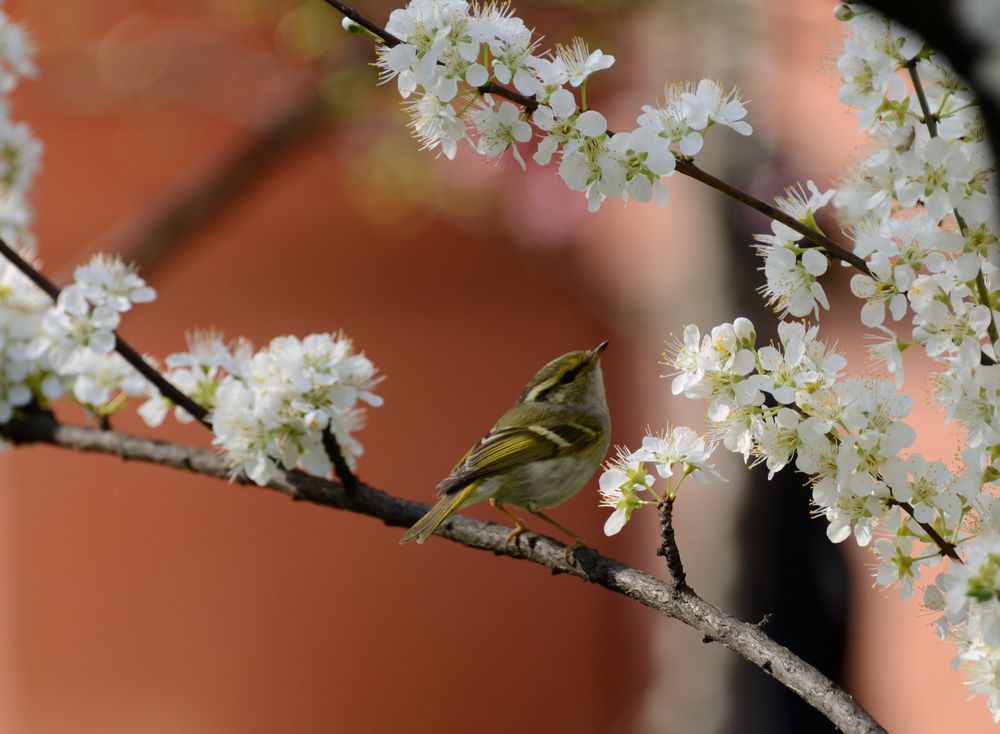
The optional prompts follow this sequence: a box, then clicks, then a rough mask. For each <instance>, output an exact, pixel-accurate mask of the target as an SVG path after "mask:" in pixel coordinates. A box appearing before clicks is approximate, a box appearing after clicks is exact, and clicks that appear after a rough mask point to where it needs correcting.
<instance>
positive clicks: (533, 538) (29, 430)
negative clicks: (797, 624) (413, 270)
mask: <svg viewBox="0 0 1000 734" xmlns="http://www.w3.org/2000/svg"><path fill="white" fill-rule="evenodd" d="M2 431H3V434H2V435H3V437H4V438H6V439H7V440H9V441H12V442H14V443H16V444H25V443H44V444H51V445H53V446H59V447H62V448H68V449H76V450H79V451H91V452H96V453H104V454H112V455H115V456H118V457H120V458H122V459H131V460H138V461H145V462H149V463H152V464H160V465H163V466H170V467H173V468H175V469H182V470H185V471H190V472H194V473H196V474H202V475H204V476H209V477H218V478H224V477H227V476H228V473H229V472H228V469H227V467H226V465H225V464H224V463H223V461H222V460H221V459H220V458H219V457H218V456H217V455H216V454H215V453H214V452H212V451H210V450H207V449H202V448H197V447H193V446H184V445H180V444H172V443H166V442H163V441H156V440H152V439H146V438H141V437H138V436H133V435H129V434H125V433H120V432H116V431H105V430H100V429H97V428H86V427H82V426H71V425H63V424H60V423H59V422H58V421H57V420H56V419H55V417H54V416H53V415H52V414H51V413H43V412H39V413H35V414H32V415H29V416H27V417H24V418H21V419H19V420H15V421H13V422H11V423H9V424H7V425H5V426H3V427H2ZM233 481H234V482H236V483H238V484H244V485H251V486H253V485H252V484H251V482H250V481H249V480H248V479H246V478H245V477H242V476H239V477H236V478H235V479H234V480H233ZM268 488H270V489H276V490H279V491H281V492H284V493H286V494H288V495H290V496H291V497H292V498H293V499H296V500H304V501H307V502H312V503H315V504H318V505H324V506H326V507H332V508H336V509H340V510H347V511H349V512H358V513H361V514H364V515H370V516H371V517H375V518H378V519H380V520H382V521H383V522H384V523H385V524H386V525H390V526H397V527H407V526H409V525H412V524H413V523H414V522H416V520H417V519H418V518H419V517H421V516H422V515H423V514H424V513H425V512H426V511H427V509H428V506H427V505H424V504H421V503H418V502H410V501H408V500H404V499H401V498H398V497H393V496H391V495H388V494H386V493H385V492H381V491H379V490H377V489H374V488H372V487H369V486H367V485H365V484H362V483H359V484H358V486H357V487H356V488H355V489H354V491H348V490H347V489H345V488H344V486H343V485H342V484H340V483H338V482H332V481H328V480H325V479H321V478H318V477H312V476H307V475H305V474H300V473H298V472H284V473H282V474H280V475H279V476H278V477H277V478H276V479H274V480H273V481H272V482H271V483H270V484H268ZM508 533H509V529H508V528H505V527H502V526H500V525H497V524H495V523H490V522H484V521H482V520H476V519H473V518H470V517H462V516H455V517H453V518H451V519H449V520H448V521H447V522H446V523H445V524H444V525H443V526H442V527H441V528H440V529H439V531H438V534H439V535H440V536H442V537H444V538H446V539H448V540H451V541H453V542H456V543H460V544H462V545H465V546H467V547H469V548H476V549H479V550H486V551H491V552H493V553H494V554H495V555H498V556H508V557H510V558H516V559H520V560H524V561H530V562H532V563H537V564H538V565H540V566H544V567H545V568H547V569H549V571H551V572H552V573H553V574H563V573H565V574H569V575H572V576H576V577H577V578H580V579H583V580H584V581H590V582H591V583H594V584H597V585H599V586H603V587H604V588H606V589H608V590H610V591H614V592H616V593H618V594H622V595H624V596H627V597H630V598H632V599H634V600H636V601H638V602H639V603H640V604H644V605H646V606H647V607H650V608H652V609H655V610H657V611H658V612H661V613H662V614H665V615H666V616H668V617H672V618H674V619H677V620H680V621H681V622H683V623H684V624H686V625H688V626H689V627H692V628H694V629H696V630H698V631H699V632H700V633H701V634H703V635H704V637H705V641H706V642H710V641H715V642H719V643H721V644H722V645H724V646H726V647H727V648H729V649H730V650H732V651H733V652H735V653H737V654H738V655H740V656H741V657H743V658H745V659H746V660H748V661H750V662H752V663H754V664H755V665H757V666H759V667H760V668H762V669H763V670H764V671H765V672H766V673H768V675H770V676H772V677H773V678H774V679H775V680H777V681H778V682H779V683H781V684H782V685H784V686H785V687H786V688H789V689H790V690H792V691H794V692H795V693H797V694H798V695H799V696H801V697H802V699H803V700H805V701H806V702H807V703H808V704H809V705H811V706H813V707H814V708H815V709H816V710H818V711H819V712H820V713H822V714H823V715H824V716H826V717H827V718H828V719H829V720H830V721H831V722H833V723H834V724H835V725H836V726H837V728H839V729H840V730H841V731H845V732H865V733H873V732H884V729H883V728H882V727H881V726H880V725H879V724H878V722H876V721H875V720H874V719H873V718H872V717H871V716H870V715H869V714H868V713H867V712H866V711H865V710H864V709H863V708H862V707H861V706H859V705H858V704H857V702H855V701H854V699H853V698H852V697H851V696H850V695H849V694H848V693H847V692H846V691H844V690H843V689H842V688H841V687H840V686H838V685H837V684H836V683H834V682H833V681H831V680H829V679H828V678H826V677H825V676H824V675H823V674H822V673H820V672H819V671H818V670H817V669H816V668H814V667H813V666H811V665H809V664H808V663H806V662H805V661H803V660H801V659H800V658H798V657H796V656H795V655H794V654H793V653H792V652H791V651H790V650H788V649H787V648H785V647H783V646H782V645H779V644H778V643H776V642H775V641H774V640H772V639H771V638H770V637H768V636H767V635H766V634H765V633H764V632H763V631H762V630H761V628H760V627H759V626H758V625H753V624H747V623H745V622H742V621H740V620H738V619H736V618H735V617H733V616H732V615H730V614H728V613H727V612H724V611H723V610H721V609H719V608H718V607H716V606H714V605H712V604H710V603H708V602H706V601H705V600H703V599H702V598H701V597H699V596H698V595H697V594H695V593H694V592H693V591H691V589H690V588H688V587H686V586H685V585H678V586H674V585H671V584H668V583H665V582H663V581H660V580H659V579H656V578H654V577H652V576H650V575H648V574H646V573H643V572H642V571H639V570H638V569H635V568H631V567H629V566H626V565H624V564H622V563H619V562H618V561H615V560H613V559H611V558H608V557H606V556H603V555H601V554H600V553H598V552H597V551H595V550H591V549H584V550H577V551H575V552H574V554H573V555H572V556H571V559H570V560H569V561H567V559H566V557H565V554H564V550H565V546H564V545H563V544H562V543H558V542H556V541H554V540H552V539H550V538H547V537H545V536H541V535H536V534H533V533H525V534H524V535H523V536H521V538H520V539H519V540H518V542H517V543H508V542H507V540H506V539H507V535H508ZM401 552H402V551H401Z"/></svg>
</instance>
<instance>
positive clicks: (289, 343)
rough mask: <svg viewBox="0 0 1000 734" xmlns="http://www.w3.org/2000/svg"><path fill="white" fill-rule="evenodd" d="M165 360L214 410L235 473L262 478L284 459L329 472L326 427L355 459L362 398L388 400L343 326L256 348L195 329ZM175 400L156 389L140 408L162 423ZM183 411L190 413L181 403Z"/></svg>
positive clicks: (219, 440)
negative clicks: (177, 351) (185, 344)
mask: <svg viewBox="0 0 1000 734" xmlns="http://www.w3.org/2000/svg"><path fill="white" fill-rule="evenodd" d="M167 364H168V366H170V367H172V369H171V370H170V371H169V372H168V373H167V377H168V379H170V380H172V381H173V382H174V383H175V384H177V385H178V386H179V387H180V388H181V389H182V390H185V391H186V392H187V394H189V395H191V396H193V397H195V399H197V400H198V402H200V404H201V405H204V406H205V407H206V408H209V409H210V410H211V424H212V430H213V432H214V433H215V440H214V443H215V444H216V445H217V446H219V447H220V448H221V450H222V452H223V454H224V455H225V458H226V461H227V462H228V464H229V466H230V468H231V471H232V474H233V476H236V475H238V474H241V473H243V474H246V476H248V477H249V478H250V479H251V480H253V481H254V482H257V483H258V484H266V483H267V482H268V481H269V480H270V479H271V478H273V477H274V476H275V474H276V473H277V472H278V470H279V467H284V468H285V469H296V468H299V469H302V470H304V471H306V472H308V473H310V474H313V475H316V476H323V477H325V476H329V474H330V470H331V459H330V456H329V453H328V452H327V450H326V448H325V446H324V434H325V433H329V434H330V435H332V436H333V438H334V439H336V441H337V444H338V445H339V447H340V450H341V452H342V453H343V456H344V458H345V460H346V461H347V462H348V464H349V465H350V466H352V467H353V466H354V463H355V461H356V459H357V457H358V456H360V455H361V454H362V453H363V448H362V446H361V444H360V443H359V442H358V440H357V439H356V438H355V437H354V435H353V432H354V431H355V430H357V429H358V428H360V427H361V425H362V421H363V418H364V412H363V410H362V408H361V407H359V403H367V404H368V405H373V406H374V405H381V404H382V399H381V398H380V397H379V396H377V395H375V394H374V393H373V392H372V390H373V389H374V387H375V386H376V385H377V384H378V382H379V381H380V379H381V378H379V377H377V376H376V371H375V367H374V366H373V365H372V363H371V361H369V360H368V358H367V357H365V356H364V355H363V354H357V353H355V352H354V348H353V345H352V343H351V341H350V339H347V338H346V337H344V336H342V335H338V334H310V335H309V336H307V337H305V338H304V339H301V340H300V339H298V338H296V337H294V336H282V337H278V338H276V339H274V340H272V341H271V343H270V344H268V346H267V347H266V348H264V349H261V350H260V351H258V352H256V353H254V352H253V349H252V347H251V346H250V345H249V343H247V342H245V341H240V342H237V343H236V344H235V345H233V346H232V347H227V346H226V345H225V344H224V343H223V341H222V338H221V337H220V336H219V335H217V334H214V333H203V334H196V335H194V336H192V337H191V338H190V339H189V351H187V352H183V353H180V354H172V355H170V356H169V357H168V358H167ZM169 407H170V403H169V401H167V400H166V399H165V398H163V397H160V396H158V395H154V396H152V397H151V398H150V399H149V400H148V401H147V402H146V403H145V404H143V406H141V407H140V414H141V415H142V416H143V418H144V419H145V420H146V421H147V422H148V423H150V424H151V425H157V424H159V423H160V422H162V421H163V418H164V416H165V415H166V412H167V410H168V409H169ZM177 414H178V415H177V417H178V418H180V419H181V420H190V417H189V416H187V414H186V413H184V412H183V410H181V409H180V408H178V409H177Z"/></svg>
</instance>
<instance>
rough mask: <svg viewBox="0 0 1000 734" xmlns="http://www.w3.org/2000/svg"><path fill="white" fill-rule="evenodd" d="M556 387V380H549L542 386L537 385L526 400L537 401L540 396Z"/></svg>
mask: <svg viewBox="0 0 1000 734" xmlns="http://www.w3.org/2000/svg"><path fill="white" fill-rule="evenodd" d="M555 385H556V380H555V379H549V380H546V381H545V382H543V383H542V384H541V385H535V387H533V388H532V390H531V392H529V393H528V397H527V398H526V400H536V399H537V398H538V396H539V395H541V394H542V393H543V392H545V391H546V390H548V389H549V388H552V387H555Z"/></svg>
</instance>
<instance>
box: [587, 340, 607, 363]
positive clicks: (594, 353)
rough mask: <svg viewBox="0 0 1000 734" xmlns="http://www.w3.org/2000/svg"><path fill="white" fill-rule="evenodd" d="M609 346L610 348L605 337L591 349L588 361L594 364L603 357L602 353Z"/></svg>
mask: <svg viewBox="0 0 1000 734" xmlns="http://www.w3.org/2000/svg"><path fill="white" fill-rule="evenodd" d="M607 348H608V340H607V339H605V340H604V341H602V342H601V343H600V344H598V345H597V346H596V347H594V348H593V349H592V350H590V354H589V355H587V361H588V362H590V363H592V364H593V363H596V362H597V360H599V359H600V358H601V353H602V352H603V351H604V350H605V349H607Z"/></svg>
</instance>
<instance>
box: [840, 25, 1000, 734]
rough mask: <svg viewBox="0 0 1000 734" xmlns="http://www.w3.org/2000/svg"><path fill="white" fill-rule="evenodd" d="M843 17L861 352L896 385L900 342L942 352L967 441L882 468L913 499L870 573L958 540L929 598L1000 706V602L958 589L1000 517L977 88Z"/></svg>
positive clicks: (991, 274) (905, 38) (998, 709)
mask: <svg viewBox="0 0 1000 734" xmlns="http://www.w3.org/2000/svg"><path fill="white" fill-rule="evenodd" d="M840 17H841V19H842V20H844V21H845V25H846V26H847V30H848V36H847V38H846V41H845V45H844V51H843V54H842V55H841V57H840V59H839V61H838V69H839V70H840V72H841V74H842V77H843V84H842V86H841V89H840V98H841V100H842V101H844V102H845V103H846V104H849V105H853V106H855V107H856V108H857V109H858V110H859V115H860V124H861V129H862V130H863V131H864V132H866V133H867V134H868V136H869V138H870V140H871V141H872V147H871V151H870V152H869V153H868V155H867V156H866V157H864V158H863V160H861V162H860V163H859V165H858V166H857V168H856V169H855V170H854V171H853V172H852V173H851V174H850V175H849V176H848V177H847V179H846V180H844V181H843V182H842V184H841V186H840V188H839V190H838V192H837V194H836V196H835V198H834V204H835V206H836V207H837V209H838V211H839V213H840V215H841V218H842V219H843V220H844V221H846V222H847V223H848V224H849V226H850V235H851V237H852V239H853V241H854V251H855V253H856V254H857V255H859V256H860V257H862V258H864V260H865V262H866V265H867V272H864V273H859V274H857V275H855V276H854V277H853V278H852V280H851V290H852V291H853V293H854V294H855V295H856V296H858V297H859V298H861V299H862V300H863V301H864V305H863V306H862V308H861V322H862V324H863V325H865V326H867V327H869V328H874V329H877V330H878V331H879V334H878V335H877V336H876V338H875V343H874V346H873V347H872V348H871V349H870V356H871V357H872V359H873V360H875V361H876V362H879V363H884V364H885V366H886V368H887V369H888V371H889V372H890V373H891V374H892V375H893V377H894V378H895V384H896V386H897V387H899V386H901V385H902V383H903V379H904V366H903V351H904V350H905V349H907V348H909V347H911V346H919V347H921V348H922V349H923V351H924V353H925V354H926V355H927V356H928V357H929V358H930V359H931V360H933V361H934V363H935V373H934V376H933V381H934V385H935V397H936V398H937V399H938V401H939V402H940V403H941V405H942V406H943V407H944V409H945V411H946V414H947V416H948V420H949V421H954V423H956V424H957V425H958V426H959V427H960V429H961V432H962V437H963V444H964V449H963V451H962V452H961V456H960V461H959V462H958V466H957V467H956V468H955V469H954V473H953V472H952V471H950V470H949V469H948V468H946V466H945V465H944V464H943V463H941V462H937V461H930V462H928V461H925V460H924V459H923V458H922V457H919V456H917V455H913V454H911V455H910V456H908V457H906V459H905V462H904V464H905V470H904V467H901V466H899V465H897V466H896V467H895V469H894V470H893V471H890V472H889V473H884V472H883V481H884V482H885V484H886V485H887V486H888V487H889V489H890V491H891V493H892V497H893V499H894V500H895V501H896V502H900V503H904V504H905V506H908V507H911V508H912V511H911V512H909V513H908V514H907V515H899V514H896V515H895V516H893V517H890V518H888V520H887V522H886V524H885V525H884V526H883V527H881V528H880V529H881V530H884V531H886V533H887V534H888V537H885V538H881V539H879V540H878V541H877V542H876V544H875V550H876V552H877V554H878V555H879V557H880V558H881V563H880V565H879V569H878V572H877V574H876V580H877V581H878V582H879V583H881V584H884V585H888V584H895V583H899V584H900V585H901V587H902V588H903V590H904V592H906V593H912V588H913V580H914V578H915V569H916V568H917V567H918V566H920V565H925V564H926V563H927V560H928V559H926V550H925V549H922V548H921V545H920V544H918V543H914V542H913V541H914V539H919V540H923V541H927V540H928V535H927V533H926V532H925V531H924V529H922V528H921V526H920V524H921V523H922V524H924V525H925V526H930V527H932V528H933V529H934V530H936V531H937V533H938V534H939V535H940V537H941V538H942V539H943V540H944V541H945V542H948V543H955V544H957V546H958V550H959V553H960V554H961V555H962V556H963V557H964V558H965V565H962V564H959V563H956V564H954V565H952V566H951V568H950V569H949V570H948V571H946V572H945V573H943V574H941V575H940V576H939V580H938V582H937V584H936V585H932V586H930V587H929V588H928V589H927V592H926V594H925V599H936V598H947V599H948V600H949V601H948V604H946V606H945V612H946V613H945V615H944V616H943V617H942V620H943V621H942V624H941V626H940V630H941V631H942V633H947V634H950V635H952V636H953V637H954V638H955V639H956V640H957V641H958V643H959V655H958V659H957V664H958V667H962V668H965V669H967V670H969V671H971V672H972V682H971V685H972V686H973V688H974V690H976V691H977V692H979V693H989V696H990V698H989V701H990V707H991V709H992V711H993V713H994V716H995V717H996V718H997V719H998V720H1000V687H998V685H997V682H996V676H995V674H994V673H992V672H991V673H990V674H989V676H987V677H983V675H982V674H983V673H984V672H985V671H987V670H990V671H995V670H997V669H1000V644H998V643H1000V640H998V639H997V638H996V636H995V635H992V634H989V633H988V630H989V629H991V628H992V629H1000V609H998V608H997V606H996V604H995V603H993V604H989V603H982V604H975V603H973V602H972V601H968V602H967V603H964V602H963V603H962V604H959V603H958V600H966V596H965V595H966V594H967V593H969V592H968V589H969V588H970V586H969V584H970V583H971V582H970V581H969V579H970V578H972V577H975V576H976V574H980V573H981V571H982V568H983V564H984V563H985V561H984V559H988V558H989V556H990V553H995V544H996V540H995V536H996V533H997V532H998V531H1000V518H998V517H997V516H996V513H995V512H992V511H984V507H987V506H988V504H989V503H988V500H989V498H991V497H992V495H993V493H994V492H995V491H996V482H997V479H998V478H1000V472H998V468H997V467H995V466H994V462H995V461H996V460H997V457H998V456H1000V431H998V429H997V428H996V426H998V425H1000V367H998V366H997V365H996V364H995V362H996V359H997V352H998V346H1000V342H998V332H997V326H996V325H997V322H998V317H1000V314H998V312H997V310H996V306H997V301H996V297H995V296H996V294H995V291H996V287H997V283H998V278H1000V274H998V271H997V265H996V264H997V262H998V255H1000V248H998V242H1000V237H998V233H1000V227H998V222H997V219H996V206H995V202H996V200H997V199H996V180H995V179H996V167H995V164H994V161H993V159H992V156H991V155H990V152H989V149H988V146H987V144H986V140H985V129H984V125H983V121H982V117H981V113H980V110H979V107H978V105H977V103H976V100H975V98H974V97H973V95H972V94H971V92H970V90H969V89H968V87H967V86H966V85H965V83H964V82H963V81H962V80H961V79H959V78H958V77H956V75H955V74H954V72H953V71H952V70H951V69H950V67H949V66H948V65H947V63H946V62H945V61H944V60H943V59H941V58H940V57H939V56H938V55H936V54H934V53H932V51H931V50H930V49H929V48H928V47H927V46H925V44H924V43H923V40H922V39H920V38H919V37H917V36H915V35H914V34H913V33H911V32H909V31H908V30H906V29H904V28H902V27H901V26H898V25H896V24H895V23H893V22H891V21H889V20H887V19H886V18H884V17H882V16H880V15H878V14H877V13H874V12H871V11H870V10H868V9H867V8H865V7H864V6H860V5H852V6H849V7H844V8H842V10H841V11H840ZM991 294H992V295H991ZM890 319H891V321H890ZM907 326H910V333H909V334H906V332H905V331H904V329H905V328H906V327H907ZM963 528H964V532H963ZM973 528H974V532H970V529H973ZM991 538H992V540H991ZM984 543H985V544H986V545H985V546H984ZM939 545H940V543H939ZM930 560H935V561H936V560H938V557H935V558H933V559H930ZM972 597H975V595H974V594H973V595H972ZM980 601H984V600H980ZM975 671H978V672H975ZM977 680H978V681H979V682H978V683H976V682H975V681H977ZM986 681H988V685H987V684H986ZM984 686H985V687H984ZM987 689H989V690H987Z"/></svg>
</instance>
